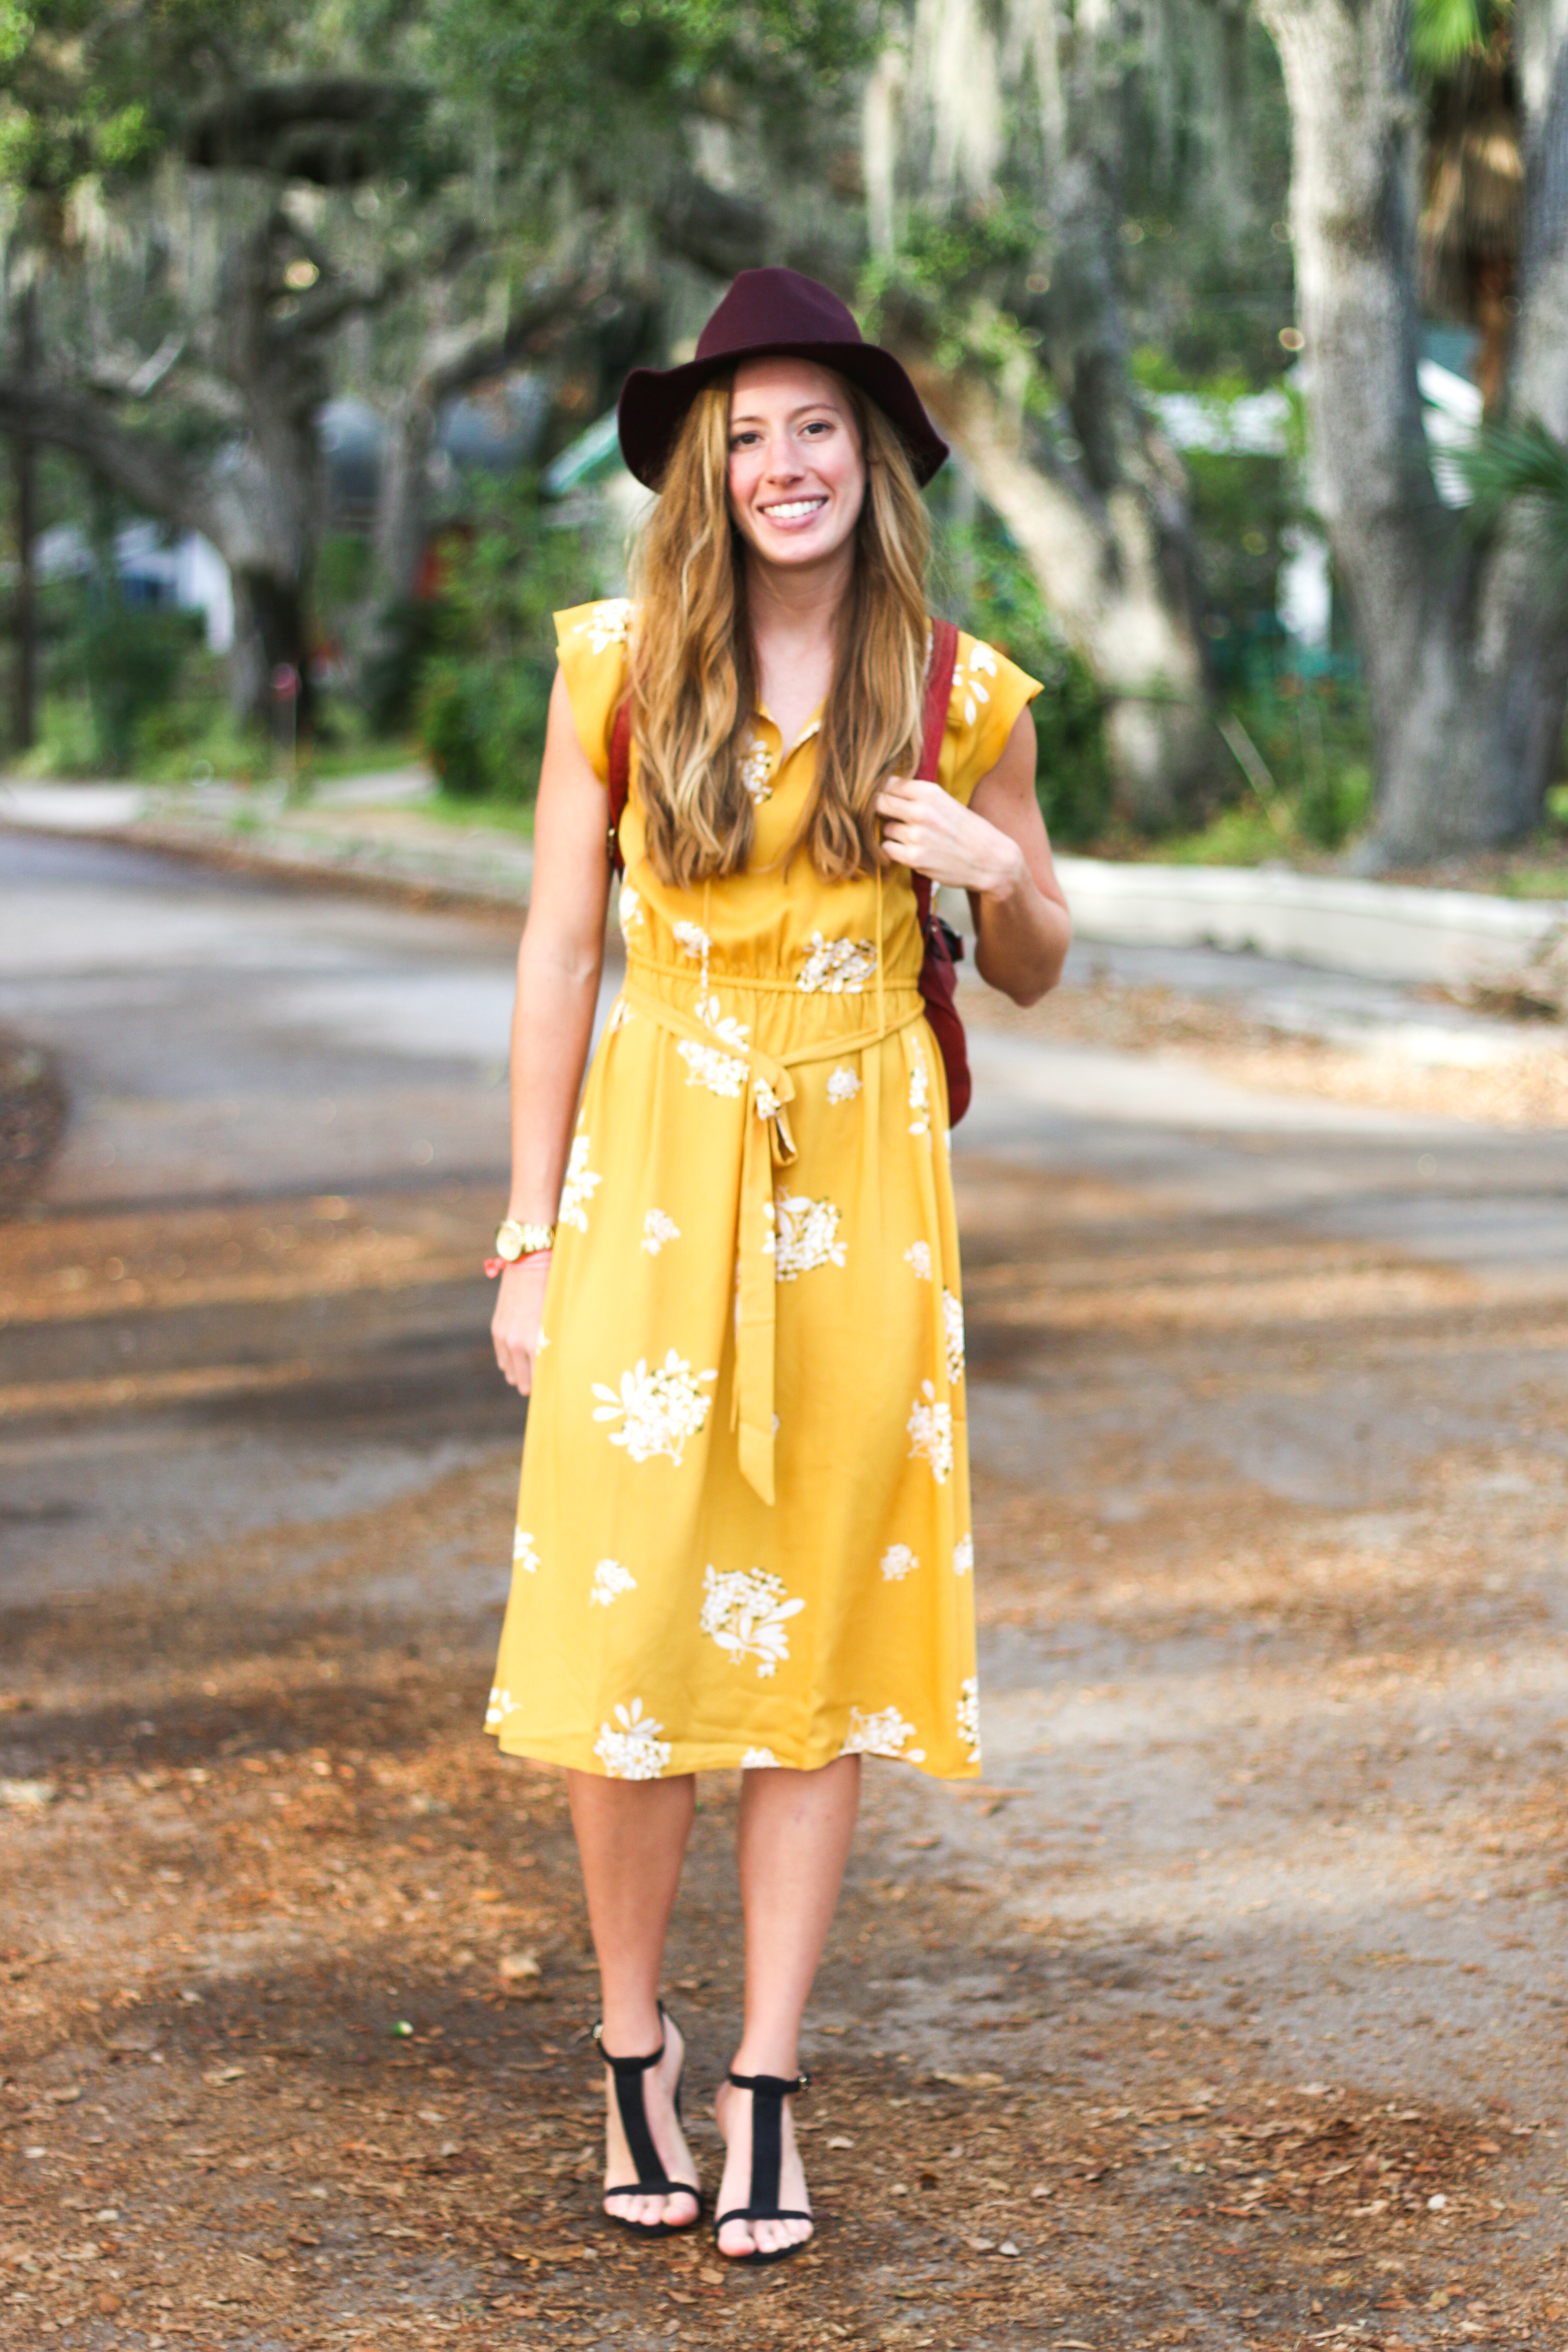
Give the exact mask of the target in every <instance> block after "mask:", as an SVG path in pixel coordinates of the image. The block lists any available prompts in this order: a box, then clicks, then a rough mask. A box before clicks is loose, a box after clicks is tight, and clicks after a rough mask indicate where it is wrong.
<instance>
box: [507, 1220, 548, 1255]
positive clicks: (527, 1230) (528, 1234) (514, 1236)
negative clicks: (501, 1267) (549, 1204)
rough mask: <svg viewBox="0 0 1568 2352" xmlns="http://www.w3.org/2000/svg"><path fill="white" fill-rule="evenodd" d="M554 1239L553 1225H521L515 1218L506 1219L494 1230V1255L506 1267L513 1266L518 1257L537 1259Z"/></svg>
mask: <svg viewBox="0 0 1568 2352" xmlns="http://www.w3.org/2000/svg"><path fill="white" fill-rule="evenodd" d="M554 1239H555V1228H554V1226H553V1225H521V1224H519V1223H518V1221H517V1219H516V1218H515V1217H508V1218H507V1219H505V1221H504V1222H503V1223H501V1224H500V1225H498V1227H497V1228H496V1255H497V1257H499V1258H500V1259H501V1260H502V1261H503V1262H504V1263H505V1264H506V1265H516V1264H517V1261H518V1259H519V1258H520V1257H537V1256H538V1255H539V1254H540V1252H541V1251H542V1250H547V1249H549V1248H550V1247H551V1245H552V1243H553V1242H554Z"/></svg>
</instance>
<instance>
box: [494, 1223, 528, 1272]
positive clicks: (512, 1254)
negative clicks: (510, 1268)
mask: <svg viewBox="0 0 1568 2352" xmlns="http://www.w3.org/2000/svg"><path fill="white" fill-rule="evenodd" d="M496 1255H497V1257H502V1258H505V1259H506V1260H507V1261H508V1262H509V1264H515V1263H516V1261H517V1260H518V1259H519V1258H520V1257H521V1255H522V1234H521V1230H520V1229H519V1228H518V1227H517V1226H516V1225H514V1224H512V1223H510V1221H509V1222H508V1223H506V1224H504V1225H503V1226H502V1227H501V1229H500V1233H499V1234H497V1235H496Z"/></svg>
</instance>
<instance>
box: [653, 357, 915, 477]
mask: <svg viewBox="0 0 1568 2352" xmlns="http://www.w3.org/2000/svg"><path fill="white" fill-rule="evenodd" d="M774 358H777V359H795V360H813V361H815V362H816V365H817V366H818V367H825V368H832V369H833V370H834V372H835V373H836V374H838V375H841V376H845V377H847V379H848V381H849V382H850V383H852V384H855V385H857V386H858V389H859V390H860V391H861V392H863V393H865V394H866V395H867V397H868V399H871V400H874V401H875V402H876V404H877V405H878V407H879V409H880V410H881V411H882V413H883V415H885V416H886V417H887V418H888V419H889V422H890V423H891V424H892V425H894V426H895V427H896V428H897V430H898V433H899V436H900V439H901V440H902V442H903V444H904V446H905V448H906V449H907V450H908V451H909V453H910V465H911V466H912V467H913V468H914V475H915V479H916V481H917V482H919V483H920V485H921V488H922V489H923V488H924V487H925V485H926V483H927V482H929V481H930V480H931V478H932V476H933V475H934V474H936V473H938V472H939V471H940V469H941V468H942V466H943V465H944V464H945V463H946V461H947V456H948V447H947V443H946V442H945V441H944V440H943V439H942V435H941V434H940V433H939V432H938V431H937V429H936V426H935V425H933V424H932V423H931V418H930V417H929V416H928V415H926V412H925V404H924V403H923V402H922V401H921V396H920V394H919V393H918V392H917V391H916V390H915V388H914V385H913V384H912V383H910V379H909V377H908V376H907V375H906V374H905V373H904V371H903V369H902V368H901V367H900V364H899V362H898V361H897V360H896V359H895V358H894V357H893V354H892V352H885V351H884V350H883V349H882V347H881V345H880V344H879V343H821V342H805V343H781V342H773V341H767V342H760V343H756V344H752V345H750V346H748V347H747V348H745V349H744V350H741V351H733V352H722V353H720V352H715V353H714V354H713V355H712V356H711V357H710V358H708V359H700V360H688V361H687V362H686V363H685V365H684V366H683V367H673V368H634V369H633V370H632V372H631V373H630V375H628V376H627V378H626V383H624V384H623V385H622V387H621V397H620V402H619V404H618V406H617V408H616V425H617V426H618V428H619V432H620V439H621V455H622V457H624V458H625V459H626V465H627V467H628V468H629V470H630V471H631V472H632V473H634V474H635V475H636V476H637V480H638V481H639V482H642V483H645V484H646V485H647V488H649V489H650V490H657V489H658V487H659V484H660V482H661V480H662V479H663V476H664V469H665V467H666V466H667V465H668V463H669V454H670V451H671V450H672V449H673V448H674V446H675V441H676V436H677V435H678V434H679V430H680V427H681V425H682V423H683V421H684V419H685V416H686V412H687V410H688V409H689V407H690V405H691V404H692V402H693V401H694V400H695V399H696V397H697V394H699V393H700V391H701V389H702V387H703V385H704V384H705V383H711V382H712V380H713V378H714V377H715V376H716V375H723V374H726V373H729V372H731V370H733V369H735V368H737V367H739V366H740V365H741V364H742V361H745V360H756V359H774Z"/></svg>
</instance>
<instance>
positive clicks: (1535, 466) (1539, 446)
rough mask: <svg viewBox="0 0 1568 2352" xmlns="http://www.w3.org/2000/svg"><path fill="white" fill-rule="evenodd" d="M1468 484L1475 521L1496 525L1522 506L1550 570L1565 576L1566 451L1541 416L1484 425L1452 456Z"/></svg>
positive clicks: (1567, 535) (1567, 545) (1567, 550)
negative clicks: (1466, 444) (1463, 448)
mask: <svg viewBox="0 0 1568 2352" xmlns="http://www.w3.org/2000/svg"><path fill="white" fill-rule="evenodd" d="M1455 463H1456V464H1457V465H1458V468H1459V471H1460V472H1461V473H1462V474H1463V476H1464V478H1465V479H1466V481H1467V482H1468V484H1469V487H1470V494H1471V497H1472V499H1473V501H1474V506H1473V509H1472V510H1473V512H1474V515H1475V518H1476V520H1477V521H1478V522H1480V523H1495V522H1498V521H1500V520H1501V519H1502V517H1503V515H1504V514H1505V513H1506V512H1507V511H1508V509H1510V507H1516V506H1518V507H1523V508H1524V509H1526V510H1527V512H1528V514H1529V518H1530V520H1531V523H1532V524H1533V525H1534V527H1535V531H1536V534H1537V536H1538V538H1539V540H1540V541H1541V542H1542V553H1543V554H1545V555H1546V556H1547V558H1548V560H1549V562H1551V564H1552V568H1553V569H1554V570H1556V571H1561V572H1564V573H1568V447H1565V446H1563V443H1562V442H1561V441H1559V440H1558V438H1557V436H1556V435H1555V434H1552V433H1549V432H1548V431H1547V429H1546V427H1545V425H1542V422H1541V420H1540V419H1539V417H1534V416H1528V417H1526V418H1525V419H1524V420H1523V422H1522V423H1521V424H1518V425H1488V426H1487V427H1486V428H1485V430H1484V431H1483V432H1482V433H1480V434H1479V436H1478V437H1477V439H1476V441H1475V443H1474V445H1473V446H1471V447H1470V448H1468V449H1465V450H1458V451H1456V452H1455Z"/></svg>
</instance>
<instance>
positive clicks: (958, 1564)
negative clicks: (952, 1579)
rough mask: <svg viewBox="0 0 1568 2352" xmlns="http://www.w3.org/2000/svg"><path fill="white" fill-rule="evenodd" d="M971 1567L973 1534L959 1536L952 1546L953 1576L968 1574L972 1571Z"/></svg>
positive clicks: (972, 1565) (972, 1563) (972, 1564)
mask: <svg viewBox="0 0 1568 2352" xmlns="http://www.w3.org/2000/svg"><path fill="white" fill-rule="evenodd" d="M973 1567H974V1538H973V1536H960V1537H959V1538H958V1541H957V1542H956V1543H955V1544H954V1545H953V1547H952V1572H953V1574H954V1576H968V1575H970V1574H971V1573H972V1571H973Z"/></svg>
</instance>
